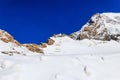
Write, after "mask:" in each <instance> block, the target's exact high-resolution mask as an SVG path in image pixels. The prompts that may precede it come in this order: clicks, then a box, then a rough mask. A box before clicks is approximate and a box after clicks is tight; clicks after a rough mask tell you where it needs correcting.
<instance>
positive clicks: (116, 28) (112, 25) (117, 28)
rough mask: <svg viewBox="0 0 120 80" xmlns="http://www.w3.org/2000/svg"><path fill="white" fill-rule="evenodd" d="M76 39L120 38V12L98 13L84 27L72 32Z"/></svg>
mask: <svg viewBox="0 0 120 80" xmlns="http://www.w3.org/2000/svg"><path fill="white" fill-rule="evenodd" d="M71 37H73V38H74V39H84V38H89V39H98V40H111V39H113V40H119V39H120V13H101V14H100V13H98V14H95V15H93V16H92V17H91V19H90V20H89V21H88V22H87V23H86V24H85V25H84V26H83V27H82V29H81V30H80V31H77V32H75V33H73V34H71Z"/></svg>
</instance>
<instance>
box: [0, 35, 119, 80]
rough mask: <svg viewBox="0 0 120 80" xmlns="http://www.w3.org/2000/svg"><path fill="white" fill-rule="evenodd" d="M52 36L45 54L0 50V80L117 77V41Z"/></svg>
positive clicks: (110, 79)
mask: <svg viewBox="0 0 120 80" xmlns="http://www.w3.org/2000/svg"><path fill="white" fill-rule="evenodd" d="M52 39H54V40H55V43H54V45H52V46H48V47H47V48H45V49H44V52H45V55H40V54H36V53H34V54H31V53H30V52H28V51H27V50H26V51H24V53H26V55H20V54H13V55H12V56H9V55H6V54H2V53H0V80H120V64H119V62H120V43H118V42H116V41H96V40H87V39H85V40H81V41H76V40H72V39H70V38H69V37H67V36H65V37H57V38H55V37H52ZM4 45H5V44H4V43H3V42H1V41H0V51H2V50H7V51H9V50H11V49H10V47H14V46H13V45H10V44H8V45H6V46H5V47H3V46H4ZM8 48H9V49H8ZM16 48H17V50H18V51H22V50H23V49H24V48H23V49H22V50H21V49H19V47H16Z"/></svg>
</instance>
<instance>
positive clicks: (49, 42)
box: [47, 39, 55, 45]
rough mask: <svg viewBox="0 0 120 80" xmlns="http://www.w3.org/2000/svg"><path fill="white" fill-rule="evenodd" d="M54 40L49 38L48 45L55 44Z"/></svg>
mask: <svg viewBox="0 0 120 80" xmlns="http://www.w3.org/2000/svg"><path fill="white" fill-rule="evenodd" d="M54 42H55V41H54V40H53V39H48V41H47V44H48V45H53V44H54Z"/></svg>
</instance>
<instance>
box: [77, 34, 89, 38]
mask: <svg viewBox="0 0 120 80" xmlns="http://www.w3.org/2000/svg"><path fill="white" fill-rule="evenodd" d="M85 38H89V36H88V35H87V34H79V37H78V39H85Z"/></svg>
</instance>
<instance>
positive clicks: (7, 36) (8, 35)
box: [4, 32, 14, 42]
mask: <svg viewBox="0 0 120 80" xmlns="http://www.w3.org/2000/svg"><path fill="white" fill-rule="evenodd" d="M4 35H5V37H6V38H7V39H8V40H9V42H14V38H13V37H12V36H11V35H10V34H8V33H7V32H5V33H4Z"/></svg>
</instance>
